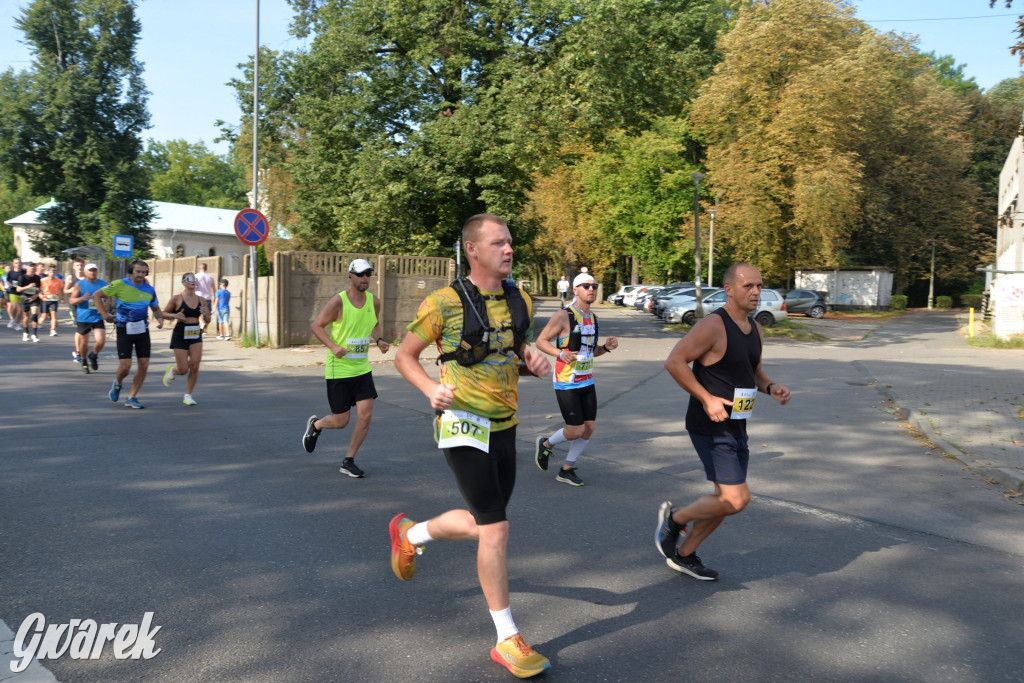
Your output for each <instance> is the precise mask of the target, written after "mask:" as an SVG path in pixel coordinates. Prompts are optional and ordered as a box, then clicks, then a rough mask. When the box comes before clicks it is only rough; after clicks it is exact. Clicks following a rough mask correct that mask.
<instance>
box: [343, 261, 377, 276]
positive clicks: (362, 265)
mask: <svg viewBox="0 0 1024 683" xmlns="http://www.w3.org/2000/svg"><path fill="white" fill-rule="evenodd" d="M367 270H373V266H371V265H370V262H369V261H367V260H366V259H364V258H357V259H355V260H354V261H352V263H350V264H348V272H350V273H363V272H366V271H367Z"/></svg>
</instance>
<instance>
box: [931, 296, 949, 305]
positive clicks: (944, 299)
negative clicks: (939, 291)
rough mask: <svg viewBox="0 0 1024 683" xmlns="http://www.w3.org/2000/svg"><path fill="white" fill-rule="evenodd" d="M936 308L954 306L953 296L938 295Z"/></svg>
mask: <svg viewBox="0 0 1024 683" xmlns="http://www.w3.org/2000/svg"><path fill="white" fill-rule="evenodd" d="M935 307H936V308H953V297H951V296H937V297H935Z"/></svg>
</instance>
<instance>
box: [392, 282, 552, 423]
mask: <svg viewBox="0 0 1024 683" xmlns="http://www.w3.org/2000/svg"><path fill="white" fill-rule="evenodd" d="M480 294H481V295H483V296H484V297H487V296H488V295H492V296H493V295H501V294H502V292H500V291H498V292H492V291H487V290H484V289H481V290H480ZM523 299H524V300H525V301H526V310H527V312H528V314H529V316H530V327H529V329H528V330H527V333H526V338H527V339H531V338H532V337H533V301H532V300H531V299H530V296H529V295H528V294H527V293H526V292H523ZM486 303H487V317H488V323H489V324H490V326H491V327H494V328H495V330H496V331H495V332H492V333H491V336H490V348H491V351H492V352H491V354H490V355H489V356H487V358H485V359H484V360H483V361H481V362H479V363H477V364H476V365H472V366H470V367H468V368H464V367H462V366H461V365H459V364H458V363H456V362H455V361H451V362H449V363H442V364H441V379H440V381H441V383H442V384H451V385H454V386H455V402H454V403H453V405H452V409H453V410H464V411H467V412H470V413H473V414H474V415H479V416H481V417H486V418H490V419H491V420H496V419H497V420H500V421H499V422H492V423H491V431H494V432H500V431H502V430H505V429H509V428H510V427H514V426H515V425H517V424H519V421H518V420H517V419H516V417H515V412H516V408H517V407H518V406H519V391H518V386H519V366H520V364H521V362H520V360H519V356H517V355H516V353H515V351H513V350H511V349H512V346H513V335H512V314H511V313H510V312H509V309H508V304H507V302H506V301H505V299H504V298H502V299H486ZM470 315H472V314H470ZM406 329H408V330H409V331H410V332H412V333H413V334H415V335H416V336H417V337H419V338H420V341H422V342H423V343H424V344H436V345H437V348H438V349H439V350H440V351H441V353H451V352H452V351H454V350H455V349H456V348H457V347H458V345H459V341H460V340H461V339H462V300H461V299H459V295H458V294H457V293H456V292H455V290H454V289H452V288H451V287H444V288H443V289H439V290H437V291H434V292H431V293H430V294H429V295H428V296H427V298H426V299H424V300H423V303H422V304H420V308H419V311H417V312H416V318H415V319H414V320H413V321H412V322H411V323H409V326H408V327H407V328H406ZM501 349H508V351H507V352H503V351H501ZM507 418H511V419H507Z"/></svg>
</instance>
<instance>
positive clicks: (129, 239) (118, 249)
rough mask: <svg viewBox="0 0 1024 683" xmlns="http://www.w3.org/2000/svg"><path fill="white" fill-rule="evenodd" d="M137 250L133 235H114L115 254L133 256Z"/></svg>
mask: <svg viewBox="0 0 1024 683" xmlns="http://www.w3.org/2000/svg"><path fill="white" fill-rule="evenodd" d="M134 251H135V238H134V237H133V236H132V235H114V256H115V257H117V258H131V257H132V254H133V253H134Z"/></svg>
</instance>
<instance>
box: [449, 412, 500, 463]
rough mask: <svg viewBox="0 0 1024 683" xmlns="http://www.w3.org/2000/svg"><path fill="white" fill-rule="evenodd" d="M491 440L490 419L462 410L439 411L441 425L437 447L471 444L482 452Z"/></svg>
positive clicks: (485, 451) (486, 449)
mask: <svg viewBox="0 0 1024 683" xmlns="http://www.w3.org/2000/svg"><path fill="white" fill-rule="evenodd" d="M490 442H491V421H490V420H489V419H487V418H486V417H480V416H479V415H474V414H473V413H467V412H465V411H463V410H446V411H444V412H443V413H441V426H440V431H439V433H438V438H437V447H438V448H454V447H455V446H472V447H473V448H476V449H479V450H481V451H483V452H484V453H487V452H488V448H489V447H490Z"/></svg>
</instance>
